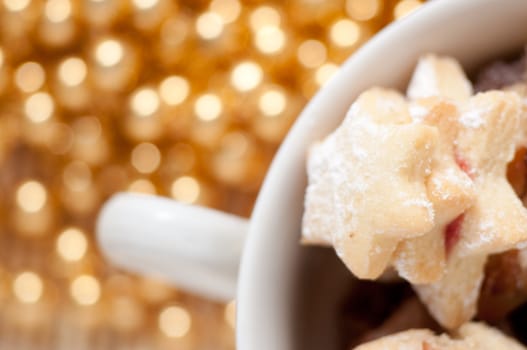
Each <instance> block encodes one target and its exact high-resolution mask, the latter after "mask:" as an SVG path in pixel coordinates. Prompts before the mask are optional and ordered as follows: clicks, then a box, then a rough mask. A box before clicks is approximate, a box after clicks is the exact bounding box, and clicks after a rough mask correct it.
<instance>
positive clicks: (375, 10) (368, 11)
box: [346, 0, 382, 21]
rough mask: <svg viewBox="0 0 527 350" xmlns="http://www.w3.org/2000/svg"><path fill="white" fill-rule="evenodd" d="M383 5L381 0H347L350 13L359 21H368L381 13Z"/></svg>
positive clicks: (347, 8)
mask: <svg viewBox="0 0 527 350" xmlns="http://www.w3.org/2000/svg"><path fill="white" fill-rule="evenodd" d="M381 7H382V1H380V0H347V1H346V11H347V12H348V15H349V16H351V17H352V18H354V19H356V20H359V21H368V20H370V19H372V18H374V17H375V16H376V15H377V14H379V12H380V9H381Z"/></svg>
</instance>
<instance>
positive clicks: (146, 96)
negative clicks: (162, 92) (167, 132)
mask: <svg viewBox="0 0 527 350" xmlns="http://www.w3.org/2000/svg"><path fill="white" fill-rule="evenodd" d="M130 108H131V109H132V111H133V112H134V113H135V115H137V116H138V117H148V116H150V115H152V114H154V113H155V112H157V110H158V109H159V95H158V94H157V92H156V91H155V90H154V89H152V88H140V89H139V90H137V91H136V92H134V94H133V95H132V98H131V100H130Z"/></svg>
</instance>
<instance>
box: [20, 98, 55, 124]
mask: <svg viewBox="0 0 527 350" xmlns="http://www.w3.org/2000/svg"><path fill="white" fill-rule="evenodd" d="M54 110H55V103H54V102H53V99H52V97H51V95H50V94H48V93H47V92H37V93H35V94H33V95H31V96H29V97H28V98H27V99H26V101H25V104H24V112H25V114H26V117H27V118H28V119H29V120H30V121H32V122H34V123H42V122H44V121H46V120H48V119H49V118H51V116H52V115H53V112H54Z"/></svg>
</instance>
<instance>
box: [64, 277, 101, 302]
mask: <svg viewBox="0 0 527 350" xmlns="http://www.w3.org/2000/svg"><path fill="white" fill-rule="evenodd" d="M70 294H71V297H72V298H73V300H74V301H75V302H76V303H77V304H79V305H84V306H87V305H93V304H95V303H97V302H98V301H99V298H100V296H101V285H100V283H99V281H98V280H97V279H96V278H95V277H93V276H90V275H80V276H79V277H77V278H75V279H74V280H73V282H72V283H71V285H70Z"/></svg>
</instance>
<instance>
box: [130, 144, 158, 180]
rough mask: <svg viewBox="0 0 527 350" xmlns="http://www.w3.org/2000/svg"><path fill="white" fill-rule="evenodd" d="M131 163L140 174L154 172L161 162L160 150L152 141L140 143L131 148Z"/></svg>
mask: <svg viewBox="0 0 527 350" xmlns="http://www.w3.org/2000/svg"><path fill="white" fill-rule="evenodd" d="M131 163H132V165H133V167H134V168H135V169H136V170H137V171H138V172H140V173H142V174H150V173H152V172H154V171H155V170H156V169H157V168H158V167H159V164H160V163H161V152H159V148H157V147H156V145H154V144H152V143H148V142H145V143H141V144H139V145H137V146H135V147H134V149H133V150H132V156H131Z"/></svg>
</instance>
